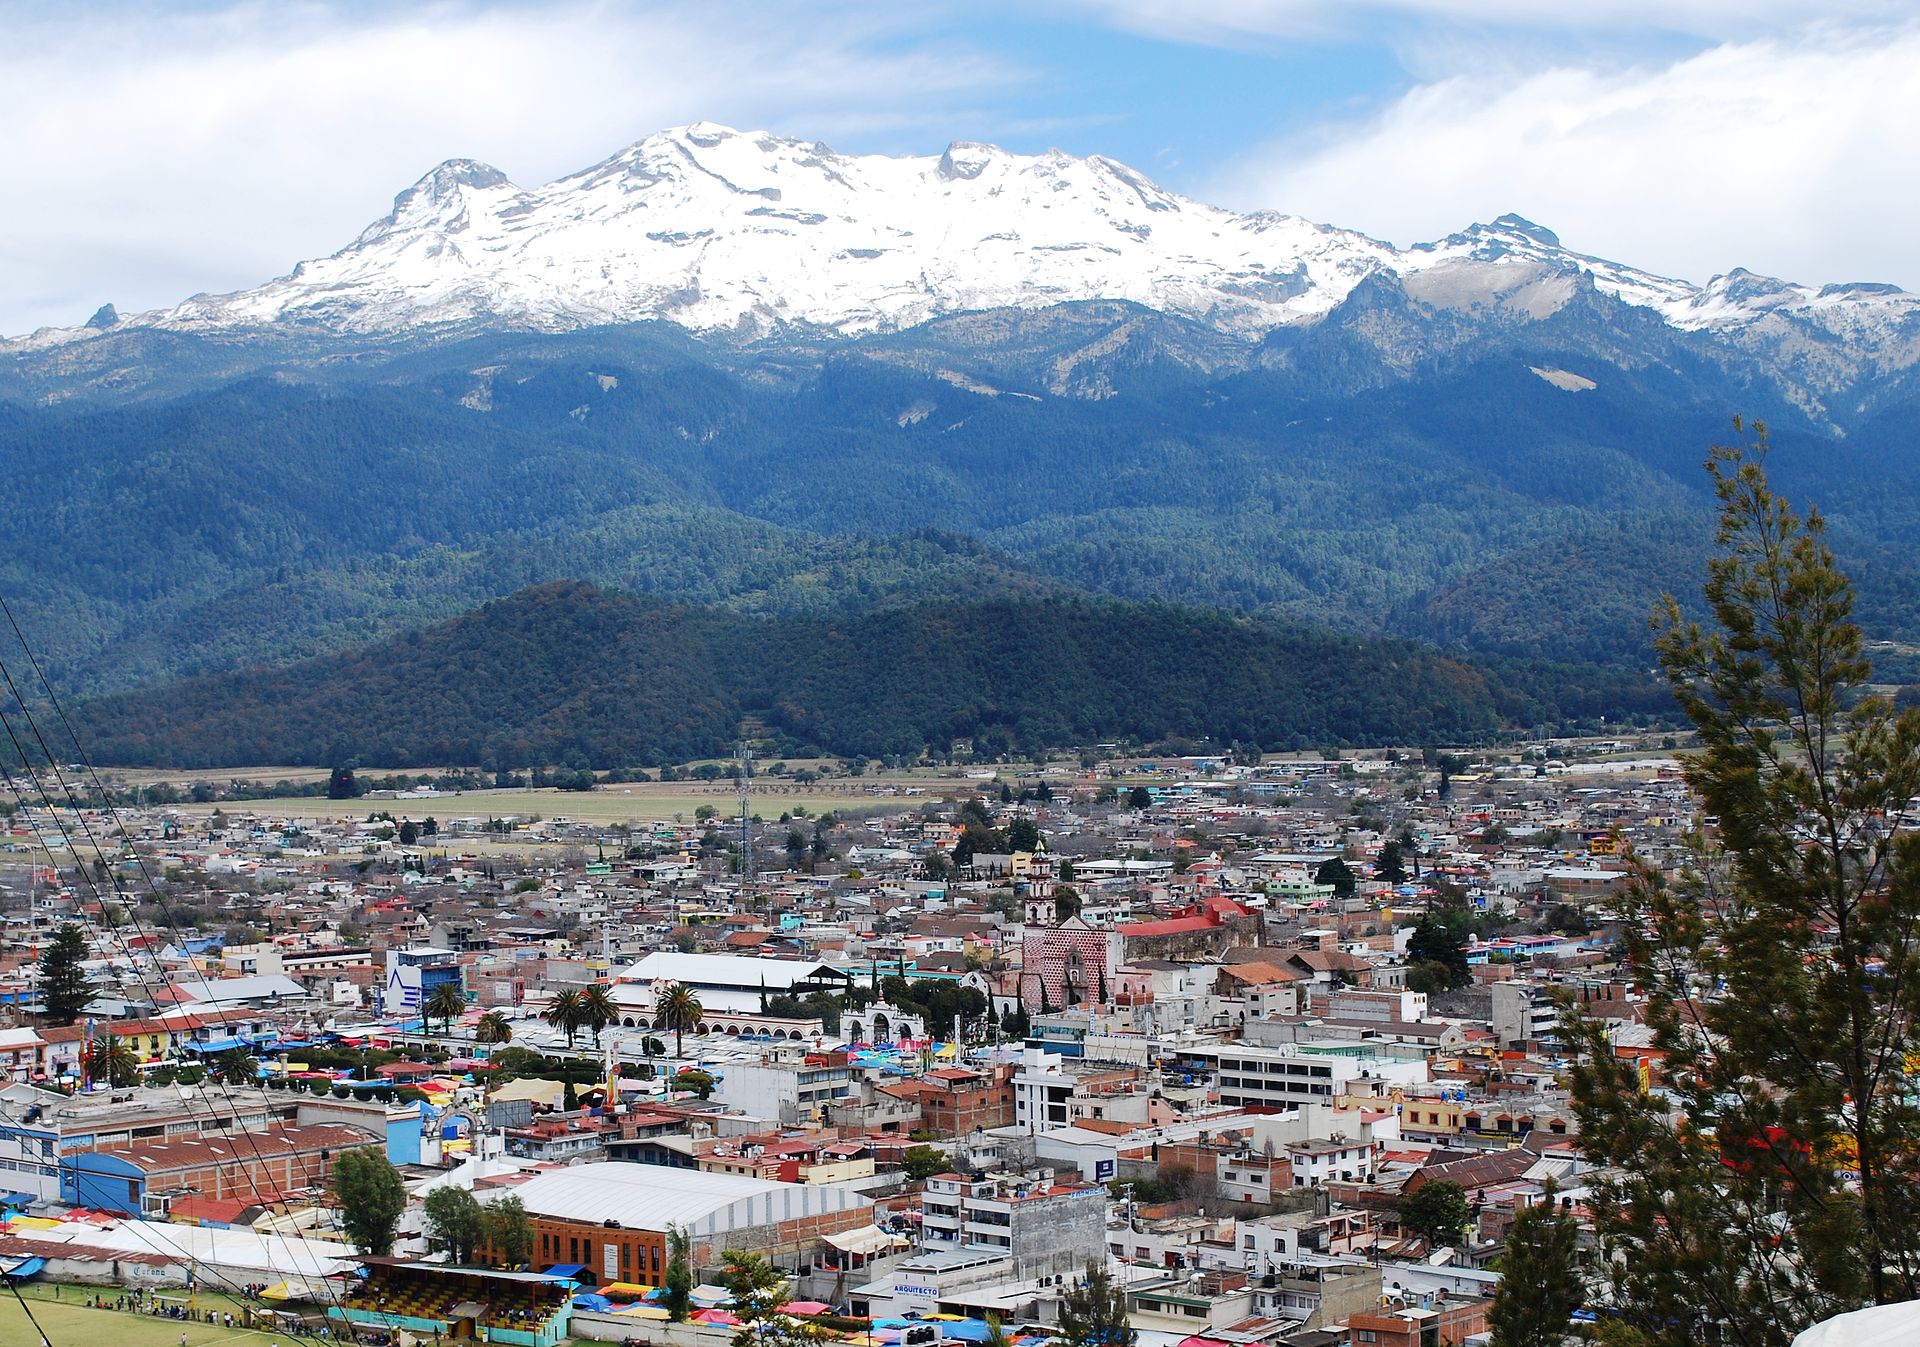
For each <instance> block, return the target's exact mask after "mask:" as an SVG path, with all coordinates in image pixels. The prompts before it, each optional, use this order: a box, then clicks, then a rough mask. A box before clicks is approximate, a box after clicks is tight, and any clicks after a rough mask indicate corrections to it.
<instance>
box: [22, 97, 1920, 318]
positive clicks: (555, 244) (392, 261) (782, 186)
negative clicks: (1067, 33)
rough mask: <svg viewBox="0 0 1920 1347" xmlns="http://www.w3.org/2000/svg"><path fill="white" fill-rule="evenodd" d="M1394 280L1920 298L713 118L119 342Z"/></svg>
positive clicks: (1530, 291) (1696, 299) (194, 308)
mask: <svg viewBox="0 0 1920 1347" xmlns="http://www.w3.org/2000/svg"><path fill="white" fill-rule="evenodd" d="M1373 276H1382V277H1397V278H1400V279H1401V280H1402V281H1403V282H1404V283H1405V286H1406V290H1407V293H1408V294H1409V295H1411V296H1412V297H1413V298H1415V299H1416V300H1419V301H1421V302H1424V303H1430V304H1436V305H1440V306H1443V307H1475V306H1479V305H1482V304H1485V303H1494V304H1497V305H1500V306H1504V307H1508V308H1518V309H1520V310H1523V311H1524V312H1526V313H1528V314H1530V315H1532V316H1535V317H1541V316H1545V314H1547V313H1551V312H1553V311H1554V310H1555V309H1557V308H1558V307H1560V306H1561V305H1563V304H1565V303H1566V302H1567V301H1568V300H1569V299H1570V298H1571V297H1572V296H1573V295H1575V294H1577V293H1579V292H1580V291H1581V290H1582V289H1583V288H1586V287H1593V288H1597V289H1599V290H1601V291H1603V292H1606V293H1608V294H1611V295H1613V296H1615V297H1616V298H1619V299H1622V300H1624V301H1626V302H1628V303H1631V304H1641V305H1646V306H1649V307H1652V308H1655V309H1657V310H1658V311H1659V312H1661V313H1662V314H1663V315H1664V316H1665V317H1666V318H1667V320H1668V321H1669V322H1672V323H1674V324H1675V325H1676V326H1681V327H1704V326H1724V325H1726V324H1730V323H1741V322H1751V321H1757V320H1759V319H1760V318H1762V317H1765V316H1766V315H1767V314H1770V313H1773V312H1776V311H1779V310H1781V309H1782V308H1783V307H1785V308H1792V309H1794V310H1795V311H1798V310H1800V309H1806V308H1808V307H1809V306H1815V307H1818V306H1824V308H1825V310H1827V311H1828V312H1829V315H1830V316H1829V319H1827V320H1823V321H1825V322H1826V323H1827V326H1829V327H1832V326H1833V325H1834V324H1835V323H1838V322H1840V321H1842V318H1843V317H1846V316H1847V315H1857V314H1858V313H1860V312H1864V311H1866V310H1868V309H1871V310H1872V311H1873V312H1875V313H1879V312H1883V311H1890V310H1893V309H1898V310H1899V311H1900V313H1901V314H1905V313H1907V312H1908V311H1909V310H1908V308H1907V307H1904V306H1909V305H1910V304H1911V303H1912V301H1913V297H1912V296H1907V295H1904V294H1903V293H1901V292H1897V291H1895V292H1893V293H1892V294H1891V295H1889V294H1887V293H1885V292H1884V291H1883V289H1882V288H1877V287H1872V286H1866V285H1861V286H1851V287H1838V288H1836V287H1829V291H1825V292H1819V293H1818V294H1816V293H1815V292H1813V291H1811V290H1808V289H1807V288H1806V287H1797V286H1788V285H1787V284H1786V283H1784V282H1776V281H1770V280H1766V279H1765V278H1757V277H1751V276H1750V273H1744V272H1734V273H1729V275H1728V276H1727V277H1720V278H1716V279H1715V281H1714V282H1713V283H1711V284H1710V285H1708V286H1706V287H1698V286H1693V285H1690V284H1688V283H1686V282H1683V281H1677V280H1673V279H1670V278H1667V277H1662V276H1656V275H1653V274H1651V273H1648V272H1643V271H1638V270H1635V269H1633V268H1631V267H1626V266H1622V265H1620V264H1618V263H1614V262H1609V261H1606V260H1604V259H1601V258H1595V257H1588V256H1584V255H1582V254H1579V253H1574V252H1571V251H1569V250H1567V249H1566V248H1565V247H1563V246H1562V245H1561V243H1560V240H1559V237H1558V236H1557V235H1555V234H1554V233H1553V231H1552V230H1550V229H1546V228H1544V227H1542V226H1540V225H1537V224H1535V223H1533V222H1532V221H1530V220H1527V219H1525V218H1524V217H1522V216H1519V215H1515V214H1504V215H1501V216H1499V217H1497V218H1496V219H1494V220H1493V221H1492V222H1491V223H1487V224H1476V225H1473V226H1471V227H1470V228H1468V229H1465V230H1462V231H1461V232H1459V233H1456V234H1452V235H1449V236H1448V237H1447V238H1445V239H1442V240H1439V241H1437V242H1434V243H1423V244H1417V245H1415V246H1414V247H1412V248H1408V249H1405V250H1396V249H1395V248H1393V247H1392V246H1390V245H1388V244H1386V243H1382V242H1380V241H1378V240H1376V239H1372V238H1369V237H1367V236H1366V235H1364V234H1360V233H1356V232H1353V231H1350V230H1344V229H1338V228H1333V227H1330V226H1326V225H1318V224H1313V223H1310V222H1308V221H1305V220H1301V219H1298V218H1296V217H1293V216H1288V215H1282V214H1276V213H1271V212H1259V213H1256V214H1252V215H1240V214H1235V213H1233V212H1231V211H1227V210H1222V209H1220V208H1218V207H1214V206H1209V205H1205V204H1203V203H1201V202H1198V201H1194V200H1192V199H1190V198H1187V197H1182V196H1180V195H1178V194H1176V193H1174V192H1170V191H1168V190H1167V189H1166V188H1164V187H1162V186H1160V185H1159V184H1158V183H1156V182H1154V181H1152V180H1151V179H1149V178H1147V177H1146V176H1145V175H1143V174H1141V173H1139V172H1137V171H1136V170H1134V169H1132V168H1130V167H1128V166H1127V165H1125V164H1122V163H1118V162H1116V161H1114V160H1111V159H1107V158H1104V157H1101V156H1093V157H1090V158H1084V159H1082V158H1076V157H1074V156H1071V155H1068V154H1064V153H1062V152H1060V151H1058V150H1053V151H1049V152H1047V153H1045V154H1041V155H1021V154H1015V153H1012V152H1009V151H1007V150H1004V149H1001V148H999V147H998V146H994V145H987V144H981V143H978V142H973V141H964V140H956V141H954V142H953V143H952V144H951V145H949V146H947V148H946V150H945V151H944V152H943V153H941V154H940V155H938V156H909V157H900V158H890V157H886V156H880V155H843V154H839V153H836V152H835V151H834V150H832V149H831V148H829V147H828V146H826V145H823V144H820V143H818V142H814V141H801V140H794V139H789V138H785V137H781V136H775V135H771V134H769V133H767V132H764V131H737V130H734V129H733V128H731V127H726V126H721V125H718V124H716V123H712V122H695V123H693V124H691V125H688V126H682V127H676V128H670V129H667V130H663V131H659V132H655V133H654V134H652V135H649V136H646V137H645V138H643V139H641V140H639V141H636V142H635V143H633V144H632V145H629V146H628V147H626V148H625V149H623V150H621V151H619V152H618V153H616V154H614V155H612V156H610V157H609V158H607V159H605V160H602V161H601V162H600V163H598V164H594V165H592V166H590V167H588V168H585V169H582V170H580V171H579V172H577V173H573V174H570V175H568V176H566V177H563V178H559V179H557V180H555V181H553V182H550V183H546V184H544V185H542V186H539V187H534V188H527V189H522V188H519V187H516V186H515V185H514V184H513V183H512V182H511V181H509V179H508V178H507V176H506V174H504V173H502V172H501V171H500V170H499V169H497V168H494V167H492V166H491V165H488V164H484V163H480V162H478V161H475V160H470V159H451V160H448V161H447V162H446V163H443V164H441V165H439V166H438V167H436V168H435V169H433V170H432V171H431V172H429V173H428V174H426V175H425V176H424V177H422V178H421V179H420V180H419V181H418V182H417V183H415V184H414V185H413V186H411V187H409V188H408V189H407V190H406V191H404V192H402V193H400V194H399V196H397V197H396V198H395V199H394V208H393V212H392V214H391V215H389V216H387V217H386V218H385V219H382V220H379V221H376V222H375V223H374V224H372V225H370V226H369V227H368V228H367V229H366V231H365V232H363V233H362V234H361V236H360V237H359V238H358V239H357V240H355V242H354V243H352V244H351V245H349V246H348V247H346V248H345V249H343V250H341V251H340V252H338V253H335V254H333V255H332V256H330V257H325V258H319V259H316V260H313V261H309V262H303V263H301V264H300V265H299V266H298V267H297V268H296V269H295V270H294V272H293V273H292V274H291V275H288V276H284V277H281V278H280V279H278V280H274V281H269V282H268V283H266V284H265V285H262V286H260V287H258V288H256V289H252V290H245V291H240V292H237V293H235V294H231V295H217V296H216V295H201V296H195V297H194V298H192V299H190V300H187V301H186V302H184V303H182V304H179V305H176V306H175V307H173V308H171V309H166V310H161V311H158V312H155V313H148V314H141V315H135V316H133V317H123V318H122V319H121V321H120V322H119V323H117V324H114V326H115V327H116V328H118V327H124V326H129V325H134V326H139V325H144V326H162V327H174V328H203V329H224V328H245V327H255V326H261V325H267V324H274V323H300V324H317V325H320V326H322V327H331V328H334V329H337V330H342V331H349V332H353V331H358V332H389V331H397V330H404V329H408V328H414V327H422V326H439V325H448V324H462V323H490V324H498V325H506V326H514V327H527V328H535V329H565V328H575V327H585V326H593V325H596V324H604V323H620V322H631V321H636V320H640V319H648V318H658V319H666V320H669V321H672V322H675V323H679V324H681V325H683V326H686V327H689V328H693V329H697V330H728V331H735V332H742V333H749V334H751V333H764V332H769V331H773V330H776V329H778V328H780V327H781V326H784V325H789V324H801V325H811V326H818V327H828V328H834V329H838V330H840V331H843V332H848V333H857V332H866V331H876V330H888V329H895V328H901V327H907V326H911V325H913V324H916V323H920V322H924V321H926V320H927V319H929V318H932V317H935V316H937V315H939V314H942V313H951V312H956V311H962V310H976V309H990V308H1010V307H1018V308H1039V307H1044V306H1047V305H1051V304H1058V303H1063V302H1068V301H1075V300H1094V299H1105V300H1123V301H1130V302H1133V303H1137V304H1140V305H1143V306H1146V307H1148V308H1153V309H1158V310H1161V311H1164V312H1169V313H1175V314H1180V315H1183V316H1187V317H1191V318H1195V319H1198V320H1201V321H1203V322H1207V323H1210V324H1212V325H1214V326H1216V327H1218V328H1220V329H1222V330H1224V331H1227V332H1231V333H1235V334H1238V335H1241V336H1246V337H1255V336H1258V335H1261V334H1263V333H1265V332H1268V331H1271V330H1272V329H1274V328H1276V327H1280V326H1284V325H1287V324H1292V323H1300V322H1308V321H1312V320H1314V319H1317V318H1319V317H1320V316H1322V315H1324V314H1326V313H1328V312H1329V311H1331V310H1332V309H1334V308H1335V307H1337V306H1338V305H1340V304H1341V303H1342V302H1344V301H1345V300H1346V299H1347V297H1348V295H1349V294H1350V293H1351V292H1352V291H1353V290H1354V288H1355V287H1356V286H1358V285H1360V284H1361V283H1362V282H1363V281H1365V280H1367V279H1368V278H1369V277H1373ZM1767 287H1778V288H1777V289H1768V288H1767ZM1846 321H1855V319H1854V318H1852V317H1846ZM86 335H91V334H89V333H72V334H64V335H63V336H62V337H61V339H62V340H68V339H78V338H80V337H83V336H86ZM51 339H52V338H49V340H51Z"/></svg>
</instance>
